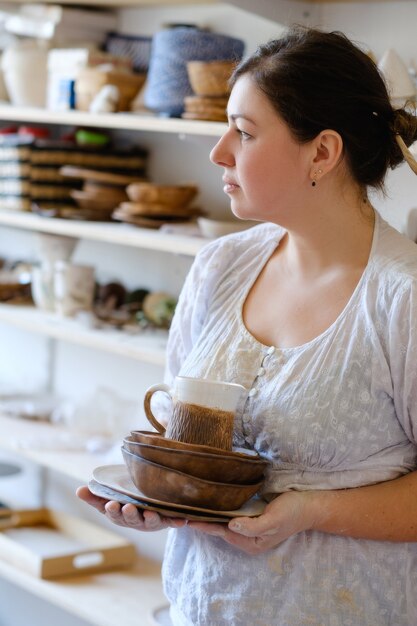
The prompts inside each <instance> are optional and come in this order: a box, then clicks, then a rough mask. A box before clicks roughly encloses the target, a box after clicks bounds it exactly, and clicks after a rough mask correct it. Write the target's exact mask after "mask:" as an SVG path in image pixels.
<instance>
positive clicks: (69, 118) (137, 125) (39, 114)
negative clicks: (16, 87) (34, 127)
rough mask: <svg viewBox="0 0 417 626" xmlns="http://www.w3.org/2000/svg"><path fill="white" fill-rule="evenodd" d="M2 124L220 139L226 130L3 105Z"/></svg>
mask: <svg viewBox="0 0 417 626" xmlns="http://www.w3.org/2000/svg"><path fill="white" fill-rule="evenodd" d="M0 121H10V122H30V123H32V124H48V125H51V124H55V125H60V126H90V127H91V126H94V127H96V128H108V129H113V130H131V131H148V132H152V133H173V134H177V135H201V136H208V137H220V136H221V135H222V133H223V132H224V130H225V128H226V124H225V123H222V122H205V121H200V120H182V119H179V118H164V117H157V116H155V115H152V113H151V112H150V111H143V112H142V113H101V114H96V115H92V114H91V113H84V112H82V111H63V112H59V111H48V110H47V109H36V108H31V107H13V106H11V105H9V104H4V103H0Z"/></svg>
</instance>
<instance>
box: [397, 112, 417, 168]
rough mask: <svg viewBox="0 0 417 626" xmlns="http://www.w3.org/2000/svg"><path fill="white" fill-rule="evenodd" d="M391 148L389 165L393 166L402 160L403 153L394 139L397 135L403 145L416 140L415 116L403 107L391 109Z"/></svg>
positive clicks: (416, 126) (409, 144)
mask: <svg viewBox="0 0 417 626" xmlns="http://www.w3.org/2000/svg"><path fill="white" fill-rule="evenodd" d="M392 132H393V141H392V150H391V155H390V167H391V168H394V167H396V166H397V165H399V164H400V163H402V162H403V161H404V158H405V157H404V154H403V152H402V151H401V149H400V147H399V145H398V142H397V141H396V139H395V136H396V135H399V136H400V137H401V139H402V140H403V142H404V143H405V145H406V146H407V147H408V146H411V144H412V143H414V142H415V141H416V140H417V118H416V116H415V115H414V114H413V113H410V112H409V111H406V110H405V109H395V110H393V118H392Z"/></svg>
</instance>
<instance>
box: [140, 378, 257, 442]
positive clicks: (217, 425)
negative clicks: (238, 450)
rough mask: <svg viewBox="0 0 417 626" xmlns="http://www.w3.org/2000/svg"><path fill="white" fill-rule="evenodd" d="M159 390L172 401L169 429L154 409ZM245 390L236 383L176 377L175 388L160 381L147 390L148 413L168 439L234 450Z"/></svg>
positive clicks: (147, 415)
mask: <svg viewBox="0 0 417 626" xmlns="http://www.w3.org/2000/svg"><path fill="white" fill-rule="evenodd" d="M157 391H162V392H163V393H165V394H167V395H168V396H169V397H170V399H171V401H172V404H173V411H172V415H171V417H170V419H169V422H168V426H167V428H165V426H164V425H163V424H161V423H160V422H159V421H158V420H157V418H156V417H155V415H154V414H153V412H152V410H151V399H152V396H153V395H154V393H156V392H157ZM246 391H247V390H246V388H245V387H243V386H242V385H238V384H236V383H228V382H223V381H215V380H207V379H203V378H189V377H187V376H177V378H176V379H175V381H174V384H173V386H172V388H171V387H170V386H169V385H166V384H164V383H158V384H156V385H152V386H151V387H149V389H147V391H146V393H145V399H144V409H145V414H146V417H147V418H148V420H149V422H150V423H151V424H152V426H154V428H156V430H157V431H158V432H159V433H161V434H165V436H166V437H167V438H168V439H175V440H176V441H182V442H185V443H192V444H200V445H207V446H212V447H215V448H223V449H227V450H231V449H232V443H233V427H234V416H235V413H236V408H237V405H238V402H239V400H240V398H241V396H242V394H243V393H244V392H246Z"/></svg>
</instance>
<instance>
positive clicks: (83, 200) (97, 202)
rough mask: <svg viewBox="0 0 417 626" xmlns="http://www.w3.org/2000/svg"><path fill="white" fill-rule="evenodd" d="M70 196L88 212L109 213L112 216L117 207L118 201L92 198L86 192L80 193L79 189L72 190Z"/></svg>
mask: <svg viewBox="0 0 417 626" xmlns="http://www.w3.org/2000/svg"><path fill="white" fill-rule="evenodd" d="M70 196H71V198H73V200H75V202H76V203H77V204H78V206H79V207H81V208H82V209H86V210H87V211H100V212H104V213H106V212H108V213H109V214H110V213H111V212H112V211H113V210H114V209H115V208H116V206H117V200H114V199H113V198H103V197H99V198H97V197H95V196H94V195H93V196H91V195H90V194H89V193H88V192H86V191H79V190H77V189H74V190H72V191H71V192H70Z"/></svg>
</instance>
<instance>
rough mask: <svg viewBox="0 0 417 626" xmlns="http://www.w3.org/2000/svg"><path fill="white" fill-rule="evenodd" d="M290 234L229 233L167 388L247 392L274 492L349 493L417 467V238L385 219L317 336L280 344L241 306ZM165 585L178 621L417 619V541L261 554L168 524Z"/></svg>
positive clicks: (314, 540) (324, 537) (241, 434)
mask: <svg viewBox="0 0 417 626" xmlns="http://www.w3.org/2000/svg"><path fill="white" fill-rule="evenodd" d="M284 232H285V231H284V230H283V229H281V228H280V227H278V226H275V225H271V224H263V225H260V226H256V227H254V228H252V229H250V230H248V231H245V232H243V233H239V234H235V235H231V236H228V237H223V238H221V239H218V240H216V241H215V242H213V243H210V244H209V245H207V246H206V247H205V248H204V249H203V250H202V251H201V253H200V254H199V255H198V257H197V258H196V260H195V263H194V265H193V267H192V269H191V271H190V273H189V275H188V277H187V280H186V283H185V285H184V289H183V291H182V294H181V296H180V299H179V303H178V307H177V311H176V314H175V317H174V321H173V324H172V328H171V332H170V339H169V345H168V360H167V371H166V381H167V382H168V383H170V382H171V381H172V379H173V377H175V376H176V375H177V374H182V375H187V376H196V377H205V378H209V379H214V380H226V381H230V382H237V383H240V384H242V385H244V386H245V387H246V388H247V389H248V390H249V393H248V395H247V397H246V398H245V399H244V401H242V404H241V406H240V408H239V410H238V414H237V418H236V424H235V444H236V445H239V446H247V447H250V448H254V449H255V450H257V451H258V452H259V454H260V455H262V456H263V457H265V458H267V459H268V460H269V461H270V469H269V471H268V473H267V478H266V481H265V488H264V494H265V495H268V494H276V493H280V492H283V491H288V490H291V489H297V490H306V489H341V488H349V487H357V486H361V485H369V484H372V483H377V482H381V481H386V480H390V479H393V478H396V477H398V476H401V475H403V474H406V473H407V472H410V471H413V470H415V469H417V446H416V443H417V331H416V329H417V324H416V321H417V246H416V245H415V244H414V243H413V242H411V241H409V240H408V239H406V238H405V237H403V236H402V235H400V234H399V233H398V232H397V231H396V230H394V229H393V228H391V227H390V226H389V225H388V224H387V223H386V222H385V221H384V220H382V218H381V217H380V216H379V215H378V214H377V215H376V222H375V229H374V236H373V242H372V248H371V253H370V257H369V261H368V264H367V267H366V268H365V270H364V273H363V275H362V277H361V279H360V281H359V283H358V285H357V287H356V289H355V291H354V293H353V294H352V296H351V298H350V300H349V302H348V303H347V305H346V307H345V308H344V310H343V311H342V313H341V314H340V315H339V317H338V318H337V319H336V321H335V322H334V323H333V324H332V325H331V326H330V327H329V328H328V329H327V330H326V331H325V332H323V333H322V334H320V335H319V336H318V337H316V338H315V339H313V340H312V341H309V342H308V343H305V344H303V345H300V346H297V347H293V348H279V347H273V346H266V345H263V344H262V343H260V342H259V341H257V340H256V339H255V338H254V337H253V336H252V335H251V334H250V333H249V331H248V330H247V329H246V327H245V325H244V323H243V319H242V307H243V303H244V301H245V299H246V296H247V294H248V292H249V290H250V288H251V286H252V285H253V283H254V281H255V280H256V278H257V276H258V275H259V273H260V272H261V270H262V268H263V267H264V265H265V263H266V262H267V261H268V259H269V258H270V256H271V254H272V253H273V252H274V250H275V249H276V247H277V246H278V245H279V241H280V239H281V237H282V236H283V234H284ZM163 579H164V588H165V593H166V595H167V598H168V599H169V601H170V603H171V619H172V621H173V624H174V625H175V626H416V624H417V594H416V588H417V544H413V543H390V542H379V541H368V540H356V539H351V538H349V537H342V536H337V535H331V534H326V533H320V532H316V531H308V532H302V533H299V534H297V535H294V536H292V537H290V538H289V539H287V540H286V541H284V542H283V543H281V544H280V545H279V546H278V547H277V548H275V549H273V550H270V551H269V552H267V553H265V554H262V555H258V556H249V555H247V554H245V553H243V552H241V551H239V550H237V549H236V548H234V547H233V546H230V545H229V544H227V543H226V542H224V541H223V540H222V539H221V538H219V537H213V536H208V535H205V534H203V533H201V532H197V531H194V530H192V529H190V528H187V527H185V528H181V529H178V530H171V531H170V532H169V537H168V542H167V548H166V554H165V559H164V565H163Z"/></svg>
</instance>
